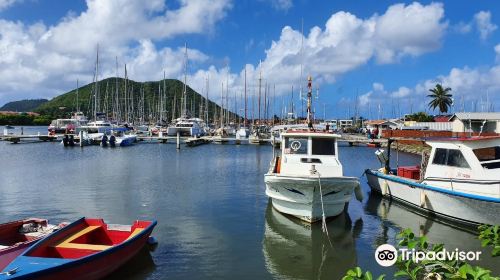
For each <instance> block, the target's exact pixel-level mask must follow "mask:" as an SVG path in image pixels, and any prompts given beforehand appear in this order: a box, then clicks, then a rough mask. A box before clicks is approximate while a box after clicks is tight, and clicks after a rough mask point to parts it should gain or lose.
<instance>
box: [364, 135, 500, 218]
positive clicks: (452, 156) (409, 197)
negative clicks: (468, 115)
mask: <svg viewBox="0 0 500 280" xmlns="http://www.w3.org/2000/svg"><path fill="white" fill-rule="evenodd" d="M392 142H394V139H389V147H390V145H391V143H392ZM425 143H426V144H427V145H429V146H430V147H431V152H430V154H429V156H426V155H424V156H423V158H422V164H421V166H414V167H399V168H398V170H392V169H391V168H390V152H388V154H387V155H386V154H385V153H384V152H383V151H378V153H377V155H378V156H379V159H381V162H383V163H384V165H385V167H383V168H381V169H378V170H377V169H369V170H366V172H365V173H366V176H367V178H368V184H369V185H370V187H371V189H372V190H374V191H376V192H378V193H381V194H382V195H383V196H386V197H390V198H393V199H396V200H398V201H400V202H403V203H405V204H407V205H409V206H411V207H412V208H413V209H415V210H417V211H419V212H424V213H426V214H430V215H432V216H438V217H439V218H444V219H446V220H448V221H453V222H456V223H460V224H466V225H476V224H493V225H498V224H500V215H499V213H500V172H499V170H500V137H469V138H446V139H433V140H425ZM388 151H390V149H388Z"/></svg>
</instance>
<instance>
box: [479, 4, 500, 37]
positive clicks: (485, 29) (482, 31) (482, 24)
mask: <svg viewBox="0 0 500 280" xmlns="http://www.w3.org/2000/svg"><path fill="white" fill-rule="evenodd" d="M474 22H475V24H476V28H477V30H478V32H479V36H480V37H481V39H482V40H486V38H488V36H489V35H490V34H491V33H493V31H495V30H496V29H497V28H498V26H497V25H495V24H493V23H491V13H490V11H480V12H478V13H477V14H475V15H474Z"/></svg>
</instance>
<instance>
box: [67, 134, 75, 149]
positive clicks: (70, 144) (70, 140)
mask: <svg viewBox="0 0 500 280" xmlns="http://www.w3.org/2000/svg"><path fill="white" fill-rule="evenodd" d="M68 144H69V146H70V147H74V146H75V137H74V136H73V135H70V136H69V142H68Z"/></svg>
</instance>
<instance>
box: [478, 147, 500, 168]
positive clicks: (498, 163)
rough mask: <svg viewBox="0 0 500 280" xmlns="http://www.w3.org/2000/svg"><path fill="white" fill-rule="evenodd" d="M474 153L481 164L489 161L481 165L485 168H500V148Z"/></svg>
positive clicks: (489, 148) (490, 148)
mask: <svg viewBox="0 0 500 280" xmlns="http://www.w3.org/2000/svg"><path fill="white" fill-rule="evenodd" d="M473 152H474V154H475V155H476V157H477V159H478V160H479V161H480V162H484V161H487V162H486V163H482V164H481V165H482V166H483V167H484V168H486V169H497V168H500V146H494V147H488V148H480V149H474V150H473Z"/></svg>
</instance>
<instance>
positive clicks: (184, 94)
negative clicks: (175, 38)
mask: <svg viewBox="0 0 500 280" xmlns="http://www.w3.org/2000/svg"><path fill="white" fill-rule="evenodd" d="M187 63H188V56H187V43H185V44H184V90H183V92H182V101H181V103H182V117H187V85H186V83H187Z"/></svg>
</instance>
